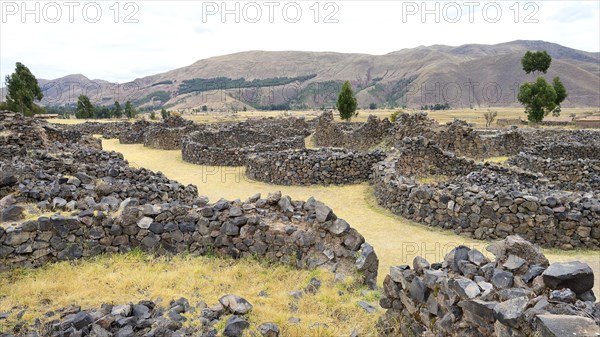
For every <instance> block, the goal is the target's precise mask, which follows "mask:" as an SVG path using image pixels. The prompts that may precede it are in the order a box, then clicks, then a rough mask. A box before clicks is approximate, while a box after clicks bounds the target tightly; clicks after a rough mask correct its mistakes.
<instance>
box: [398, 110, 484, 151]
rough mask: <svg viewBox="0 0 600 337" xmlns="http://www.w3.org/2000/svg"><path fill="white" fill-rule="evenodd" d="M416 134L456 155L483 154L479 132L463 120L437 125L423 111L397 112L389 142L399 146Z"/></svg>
mask: <svg viewBox="0 0 600 337" xmlns="http://www.w3.org/2000/svg"><path fill="white" fill-rule="evenodd" d="M417 136H420V137H424V138H426V139H429V140H431V141H434V142H435V143H437V144H438V146H439V147H440V148H442V149H443V150H444V151H451V152H454V153H455V154H456V155H458V156H464V157H470V158H481V157H483V156H485V149H484V144H483V143H482V141H481V138H480V137H479V134H478V133H477V132H475V131H474V130H473V128H471V127H470V126H469V124H468V123H466V122H464V121H461V120H454V121H453V122H449V123H446V124H444V125H438V124H437V122H436V121H435V120H433V119H431V118H429V117H428V116H427V113H425V112H420V113H416V114H408V113H402V114H399V115H398V117H397V118H396V123H394V130H393V131H392V134H391V143H392V144H394V145H396V146H397V147H401V146H402V145H401V143H402V141H403V139H404V138H406V137H417ZM398 144H399V145H398Z"/></svg>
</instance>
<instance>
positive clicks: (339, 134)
mask: <svg viewBox="0 0 600 337" xmlns="http://www.w3.org/2000/svg"><path fill="white" fill-rule="evenodd" d="M391 126H392V124H391V123H390V122H389V120H388V119H387V118H386V119H383V120H379V119H378V118H377V117H375V116H373V115H370V116H369V118H368V120H367V122H366V123H360V124H357V123H354V124H351V123H336V122H335V121H334V119H333V112H331V111H326V112H324V113H323V114H322V115H321V116H320V117H319V118H318V121H317V126H316V129H315V134H314V140H315V142H316V144H317V145H318V146H321V147H341V148H346V149H351V150H361V151H366V150H368V149H370V148H371V147H373V146H375V145H377V144H379V143H380V142H381V141H383V139H384V138H385V137H386V136H387V135H388V132H389V131H390V129H391Z"/></svg>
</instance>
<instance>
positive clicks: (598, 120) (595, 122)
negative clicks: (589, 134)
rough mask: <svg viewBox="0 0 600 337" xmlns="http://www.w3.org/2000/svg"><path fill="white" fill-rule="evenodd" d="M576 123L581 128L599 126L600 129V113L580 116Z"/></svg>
mask: <svg viewBox="0 0 600 337" xmlns="http://www.w3.org/2000/svg"><path fill="white" fill-rule="evenodd" d="M575 125H576V126H577V127H580V128H584V129H589V128H599V129H600V115H592V116H588V117H584V118H578V119H576V120H575Z"/></svg>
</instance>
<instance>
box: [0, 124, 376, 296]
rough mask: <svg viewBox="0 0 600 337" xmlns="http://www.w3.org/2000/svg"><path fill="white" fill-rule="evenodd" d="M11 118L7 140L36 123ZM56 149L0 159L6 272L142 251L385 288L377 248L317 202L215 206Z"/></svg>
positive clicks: (284, 199)
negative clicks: (320, 271)
mask: <svg viewBox="0 0 600 337" xmlns="http://www.w3.org/2000/svg"><path fill="white" fill-rule="evenodd" d="M5 117H6V116H5ZM12 118H13V117H10V118H9V120H10V122H6V123H0V125H2V129H1V130H3V131H4V132H5V133H7V134H8V132H9V131H10V132H11V133H15V132H17V131H18V130H20V129H19V127H22V126H23V125H28V124H27V123H28V121H29V119H25V120H24V121H26V122H25V123H13V119H12ZM0 121H2V120H0ZM4 121H6V119H4ZM39 129H40V130H42V131H43V128H39ZM34 135H35V136H36V137H37V138H36V137H34V138H33V139H38V138H39V139H41V140H43V139H44V137H45V134H44V133H43V132H42V133H39V134H37V133H36V134H34ZM40 137H41V138H40ZM41 140H40V141H41ZM50 144H52V146H50V147H48V148H46V149H44V148H38V149H35V150H34V149H32V150H29V151H26V153H25V154H23V155H18V154H17V155H14V156H13V157H11V158H0V222H1V223H2V224H1V226H0V270H6V269H10V268H13V267H37V266H42V265H44V264H45V263H49V262H54V261H62V260H72V259H78V258H82V257H89V256H94V255H98V254H104V253H120V252H127V251H130V250H131V249H133V248H140V249H142V250H144V251H148V252H153V253H158V254H176V253H191V254H205V253H208V252H211V253H216V254H220V255H228V256H232V257H241V256H250V255H259V256H264V257H266V258H269V259H273V260H275V261H280V262H283V263H287V264H290V265H293V266H295V267H299V268H315V267H323V268H326V269H328V270H331V271H332V272H334V273H336V274H337V276H336V277H337V278H338V279H344V277H345V276H355V275H356V276H361V275H362V278H363V280H364V282H365V284H368V285H369V286H371V287H375V286H376V280H377V268H378V263H379V262H378V259H377V256H376V254H375V252H374V251H373V248H372V247H371V246H370V245H369V244H368V243H366V242H365V240H364V238H363V237H362V236H361V235H360V234H359V233H358V232H357V231H356V230H354V229H352V228H351V227H350V226H349V225H348V223H347V222H346V221H344V220H343V219H339V218H337V216H336V215H335V214H334V213H333V211H332V210H331V209H330V208H329V207H327V206H325V205H324V204H322V203H320V202H318V201H316V200H314V199H313V198H310V199H309V200H307V201H293V200H291V198H290V197H288V196H282V195H281V193H273V194H270V195H269V196H268V197H267V198H261V196H260V194H258V195H255V196H253V197H251V198H249V199H248V200H246V201H245V202H241V201H239V200H235V201H226V200H219V201H217V202H215V203H212V204H209V203H208V200H207V198H205V197H199V196H198V191H197V188H196V187H195V186H193V185H188V186H184V185H182V184H179V183H178V182H177V181H174V180H170V179H168V178H167V177H165V176H164V175H162V174H161V173H154V172H152V171H150V170H146V169H143V168H142V169H138V168H133V167H130V166H129V165H128V163H127V161H126V160H124V159H123V156H122V155H121V154H119V153H116V152H106V151H101V150H97V149H93V148H87V147H84V146H79V145H78V144H73V145H72V146H71V148H70V149H69V151H64V148H66V145H65V144H62V143H60V141H59V139H58V138H57V140H56V141H55V142H50ZM13 145H14V146H17V147H19V148H20V147H21V146H23V143H22V142H19V143H16V144H13ZM28 219H35V220H28Z"/></svg>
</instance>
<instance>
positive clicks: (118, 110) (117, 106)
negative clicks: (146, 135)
mask: <svg viewBox="0 0 600 337" xmlns="http://www.w3.org/2000/svg"><path fill="white" fill-rule="evenodd" d="M113 116H115V117H116V118H121V117H123V108H121V104H120V103H119V101H115V108H114V111H113Z"/></svg>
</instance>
